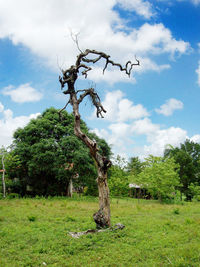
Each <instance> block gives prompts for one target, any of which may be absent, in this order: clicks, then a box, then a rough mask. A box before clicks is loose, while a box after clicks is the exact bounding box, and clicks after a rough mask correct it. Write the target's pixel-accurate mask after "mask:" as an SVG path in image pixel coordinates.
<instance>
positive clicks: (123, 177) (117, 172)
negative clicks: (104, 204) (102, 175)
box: [108, 156, 129, 196]
mask: <svg viewBox="0 0 200 267" xmlns="http://www.w3.org/2000/svg"><path fill="white" fill-rule="evenodd" d="M126 164H127V162H126V161H125V159H124V158H122V157H120V156H117V157H116V159H115V160H114V164H113V165H112V166H111V168H110V169H109V172H108V174H109V176H108V177H109V179H108V185H109V188H110V193H111V195H112V196H128V192H129V187H128V185H129V181H128V175H127V171H126Z"/></svg>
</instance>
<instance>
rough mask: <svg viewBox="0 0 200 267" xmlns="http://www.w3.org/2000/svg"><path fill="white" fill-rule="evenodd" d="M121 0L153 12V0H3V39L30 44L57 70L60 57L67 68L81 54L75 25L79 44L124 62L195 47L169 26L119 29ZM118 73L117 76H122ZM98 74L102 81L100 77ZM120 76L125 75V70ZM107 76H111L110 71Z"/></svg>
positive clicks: (0, 1) (133, 7)
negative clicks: (75, 35)
mask: <svg viewBox="0 0 200 267" xmlns="http://www.w3.org/2000/svg"><path fill="white" fill-rule="evenodd" d="M118 3H120V5H121V7H123V8H124V9H129V10H134V11H135V12H137V13H138V14H140V15H142V16H144V17H145V18H148V17H150V16H152V14H153V13H152V9H151V5H150V4H149V2H148V1H142V0H134V1H132V0H123V1H122V0H109V1H108V0H101V1H94V0H84V1H82V0H76V1H70V0H60V1H59V4H58V3H57V1H55V0H48V1H47V0H46V1H45V0H44V1H40V0H29V1H26V0H18V1H13V0H6V1H4V0H0V6H1V8H0V17H1V20H0V38H9V39H10V40H11V41H12V42H13V43H14V44H15V45H17V44H22V45H24V46H26V47H28V48H29V49H30V50H31V51H32V52H33V53H34V54H36V55H37V56H39V57H41V58H42V59H44V61H45V62H46V63H47V64H48V65H49V66H51V67H53V68H54V69H55V68H56V67H57V61H58V64H59V65H61V67H63V68H64V66H70V65H71V64H73V63H74V60H75V58H76V54H77V52H78V51H77V48H76V45H75V44H74V43H73V41H72V40H71V36H70V34H69V29H72V31H73V32H80V35H79V43H80V47H81V48H82V49H83V50H84V49H86V48H91V49H97V50H102V51H105V52H106V53H108V54H110V55H111V56H112V59H114V60H115V61H118V62H121V63H125V62H126V60H129V59H131V60H133V61H134V60H135V59H134V55H135V54H136V55H137V56H138V57H142V58H143V57H146V58H149V56H150V55H151V54H161V53H168V54H170V55H174V54H175V53H176V52H177V53H179V54H182V53H186V52H187V51H188V50H189V48H190V45H189V43H187V42H184V41H182V40H176V39H175V38H174V37H173V36H172V33H171V32H170V30H169V29H167V28H166V27H165V26H164V25H163V24H148V23H145V24H144V25H143V26H141V27H140V28H138V29H129V30H128V31H127V32H126V33H125V32H123V31H119V30H118V29H119V28H120V29H122V28H126V21H125V20H124V19H122V18H120V16H119V14H118V13H117V11H116V9H113V7H114V6H115V5H116V4H118ZM83 8H84V10H83ZM63 62H64V64H62V63H63ZM141 63H142V62H141ZM168 67H169V65H168V64H163V65H161V66H159V68H158V67H157V64H156V63H155V62H153V61H152V66H150V65H149V68H151V69H152V70H154V71H158V69H159V70H162V69H166V68H168ZM112 74H113V75H114V76H115V78H116V74H115V73H111V76H112ZM124 76H125V74H124ZM95 77H96V78H97V79H98V77H97V75H96V76H95ZM119 77H120V79H121V78H122V77H121V75H120V74H119ZM104 78H105V80H106V81H107V80H108V77H107V76H106V75H105V76H104ZM109 79H110V78H109ZM111 79H112V78H111ZM123 79H124V78H123ZM113 80H114V78H113ZM118 80H119V79H117V81H118ZM114 81H115V80H114ZM114 81H113V82H114Z"/></svg>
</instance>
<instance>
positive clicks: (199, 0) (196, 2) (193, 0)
mask: <svg viewBox="0 0 200 267" xmlns="http://www.w3.org/2000/svg"><path fill="white" fill-rule="evenodd" d="M191 2H192V3H193V4H195V5H198V4H200V0H191Z"/></svg>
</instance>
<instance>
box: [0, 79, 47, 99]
mask: <svg viewBox="0 0 200 267" xmlns="http://www.w3.org/2000/svg"><path fill="white" fill-rule="evenodd" d="M2 93H3V95H8V96H10V97H11V99H12V101H14V102H17V103H25V102H36V101H39V100H40V99H41V98H42V96H43V95H42V93H40V92H39V91H37V90H36V89H35V88H33V87H31V86H30V84H29V83H25V84H21V85H20V86H18V87H16V88H15V87H14V86H12V85H9V86H7V87H5V88H4V89H3V90H2Z"/></svg>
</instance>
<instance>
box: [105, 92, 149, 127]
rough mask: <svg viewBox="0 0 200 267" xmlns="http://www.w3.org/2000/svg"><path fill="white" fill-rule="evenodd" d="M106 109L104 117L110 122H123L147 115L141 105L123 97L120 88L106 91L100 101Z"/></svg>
mask: <svg viewBox="0 0 200 267" xmlns="http://www.w3.org/2000/svg"><path fill="white" fill-rule="evenodd" d="M102 105H103V107H104V108H105V110H106V111H107V113H106V114H105V119H106V120H109V121H112V122H125V121H128V120H135V119H140V118H143V117H146V116H149V113H148V112H147V110H146V109H145V108H144V107H143V106H142V105H141V104H137V105H134V103H133V102H132V101H130V100H128V99H127V98H124V95H123V93H122V92H121V91H120V90H117V91H113V92H108V93H107V94H106V96H105V100H104V101H103V102H102Z"/></svg>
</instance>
